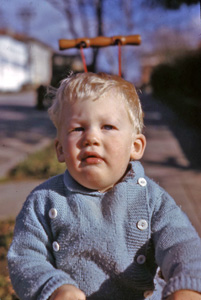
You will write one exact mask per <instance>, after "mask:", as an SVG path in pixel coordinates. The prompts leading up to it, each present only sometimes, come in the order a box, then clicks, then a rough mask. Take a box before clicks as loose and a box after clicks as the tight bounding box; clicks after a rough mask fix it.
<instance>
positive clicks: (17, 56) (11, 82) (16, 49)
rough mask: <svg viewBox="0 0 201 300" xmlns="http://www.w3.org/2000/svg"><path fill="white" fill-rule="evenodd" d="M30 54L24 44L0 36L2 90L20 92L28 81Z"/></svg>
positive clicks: (0, 88)
mask: <svg viewBox="0 0 201 300" xmlns="http://www.w3.org/2000/svg"><path fill="white" fill-rule="evenodd" d="M27 63H28V53H27V47H26V45H25V44H24V43H23V42H20V41H17V40H15V39H13V38H12V37H9V36H0V90H1V91H18V90H20V88H21V86H22V85H23V84H24V83H25V82H26V81H27V80H28V64H27Z"/></svg>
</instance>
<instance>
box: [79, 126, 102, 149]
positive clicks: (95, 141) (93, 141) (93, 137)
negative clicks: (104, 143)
mask: <svg viewBox="0 0 201 300" xmlns="http://www.w3.org/2000/svg"><path fill="white" fill-rule="evenodd" d="M99 144H100V140H99V137H98V134H97V133H96V132H95V131H93V130H89V131H87V132H86V133H85V135H84V140H83V145H84V146H85V147H86V146H92V145H96V146H98V145H99Z"/></svg>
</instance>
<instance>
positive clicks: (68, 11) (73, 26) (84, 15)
mask: <svg viewBox="0 0 201 300" xmlns="http://www.w3.org/2000/svg"><path fill="white" fill-rule="evenodd" d="M46 1H47V2H49V3H50V4H51V5H52V6H54V7H55V8H56V9H57V10H59V11H60V12H62V13H63V15H64V17H65V20H66V22H67V27H68V31H67V33H66V38H68V39H74V38H78V37H83V36H86V37H90V36H92V35H94V36H100V35H103V21H102V15H103V14H102V11H103V4H104V1H103V0H94V1H90V0H77V1H74V0H61V1H57V0H46ZM92 11H93V13H92ZM89 18H91V19H93V21H92V24H91V23H90V21H89ZM92 27H93V29H92V30H91V28H92ZM91 31H92V32H91ZM64 38H65V37H64ZM92 51H93V55H92V60H91V64H90V65H89V66H88V68H89V70H91V71H94V70H95V69H96V65H97V57H98V52H99V49H93V50H92Z"/></svg>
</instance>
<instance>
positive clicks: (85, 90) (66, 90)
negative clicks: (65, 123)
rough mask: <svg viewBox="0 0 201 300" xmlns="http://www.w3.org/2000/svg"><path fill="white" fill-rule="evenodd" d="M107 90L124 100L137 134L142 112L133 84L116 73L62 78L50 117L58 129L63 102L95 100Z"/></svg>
mask: <svg viewBox="0 0 201 300" xmlns="http://www.w3.org/2000/svg"><path fill="white" fill-rule="evenodd" d="M109 90H114V91H115V92H116V93H118V95H120V97H122V99H123V100H125V104H126V107H127V110H128V115H129V118H130V121H131V123H132V124H133V126H134V130H135V132H136V133H137V134H138V133H141V132H142V129H143V112H142V107H141V103H140V100H139V97H138V95H137V92H136V89H135V87H134V85H133V84H132V83H130V82H128V81H126V80H124V79H123V78H121V77H119V76H117V75H109V74H106V73H98V74H95V73H90V72H88V73H77V74H73V75H70V76H69V77H67V78H66V79H64V80H62V81H61V84H60V87H59V88H58V89H57V91H56V94H55V97H54V100H53V104H52V106H51V107H50V108H49V110H48V113H49V116H50V119H51V120H52V122H53V123H54V125H55V127H56V128H57V129H58V128H59V125H60V114H61V111H62V106H63V104H64V103H72V102H75V101H77V100H78V99H79V100H84V99H90V100H92V101H95V100H98V98H100V97H101V96H103V95H104V94H105V93H106V92H108V91H109Z"/></svg>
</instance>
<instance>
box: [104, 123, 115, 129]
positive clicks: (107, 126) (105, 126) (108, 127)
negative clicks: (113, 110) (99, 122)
mask: <svg viewBox="0 0 201 300" xmlns="http://www.w3.org/2000/svg"><path fill="white" fill-rule="evenodd" d="M103 129H105V130H112V129H115V127H114V126H113V125H108V124H106V125H104V126H103Z"/></svg>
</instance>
